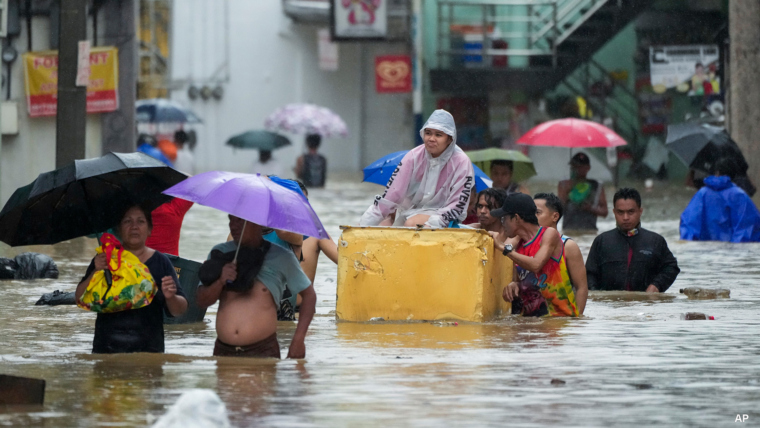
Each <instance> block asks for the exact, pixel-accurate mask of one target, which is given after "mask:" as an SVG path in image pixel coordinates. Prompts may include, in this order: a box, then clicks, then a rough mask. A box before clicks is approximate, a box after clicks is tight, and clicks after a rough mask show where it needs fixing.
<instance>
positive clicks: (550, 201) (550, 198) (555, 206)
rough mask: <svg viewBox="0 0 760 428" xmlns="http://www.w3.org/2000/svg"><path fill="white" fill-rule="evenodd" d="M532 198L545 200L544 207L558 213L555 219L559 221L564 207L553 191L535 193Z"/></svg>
mask: <svg viewBox="0 0 760 428" xmlns="http://www.w3.org/2000/svg"><path fill="white" fill-rule="evenodd" d="M533 199H543V200H544V201H546V208H549V209H550V210H552V211H554V212H555V213H557V214H559V218H558V219H557V221H559V220H560V219H561V218H562V215H563V214H564V213H565V209H564V208H563V207H562V201H561V200H560V199H559V197H558V196H557V195H555V194H554V193H536V194H535V195H533Z"/></svg>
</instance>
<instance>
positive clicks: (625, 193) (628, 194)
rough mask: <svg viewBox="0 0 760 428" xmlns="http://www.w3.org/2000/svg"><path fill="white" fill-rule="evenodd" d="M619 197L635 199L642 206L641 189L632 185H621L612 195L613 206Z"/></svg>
mask: <svg viewBox="0 0 760 428" xmlns="http://www.w3.org/2000/svg"><path fill="white" fill-rule="evenodd" d="M618 199H633V200H634V201H636V205H637V206H638V207H639V208H641V195H640V194H639V191H638V190H636V189H634V188H631V187H621V188H620V189H618V191H617V192H615V196H613V197H612V206H613V207H614V206H615V204H616V203H617V201H618Z"/></svg>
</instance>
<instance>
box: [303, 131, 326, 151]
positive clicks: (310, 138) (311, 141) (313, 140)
mask: <svg viewBox="0 0 760 428" xmlns="http://www.w3.org/2000/svg"><path fill="white" fill-rule="evenodd" d="M320 144H322V136H321V135H319V134H309V135H307V136H306V147H308V148H310V149H316V148H317V147H319V145H320Z"/></svg>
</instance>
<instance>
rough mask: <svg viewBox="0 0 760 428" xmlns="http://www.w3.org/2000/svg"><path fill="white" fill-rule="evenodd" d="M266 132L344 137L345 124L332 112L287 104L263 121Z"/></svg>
mask: <svg viewBox="0 0 760 428" xmlns="http://www.w3.org/2000/svg"><path fill="white" fill-rule="evenodd" d="M264 126H265V127H266V129H267V130H269V131H273V132H290V133H293V134H319V135H321V136H323V137H345V136H347V135H348V128H347V127H346V122H344V121H343V119H341V118H340V116H338V115H337V114H336V113H335V112H333V111H332V110H330V109H328V108H325V107H320V106H317V105H314V104H288V105H286V106H285V107H281V108H279V109H277V110H275V112H274V113H272V114H270V115H269V117H267V118H266V120H265V121H264Z"/></svg>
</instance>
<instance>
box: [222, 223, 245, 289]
mask: <svg viewBox="0 0 760 428" xmlns="http://www.w3.org/2000/svg"><path fill="white" fill-rule="evenodd" d="M246 224H248V221H245V222H243V229H242V230H241V231H240V236H239V237H238V246H237V249H236V250H235V258H234V259H233V260H232V263H234V264H235V266H237V256H238V253H239V252H240V242H241V241H242V240H243V234H244V233H245V225H246ZM232 282H233V281H230V280H229V279H228V280H227V285H232Z"/></svg>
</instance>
